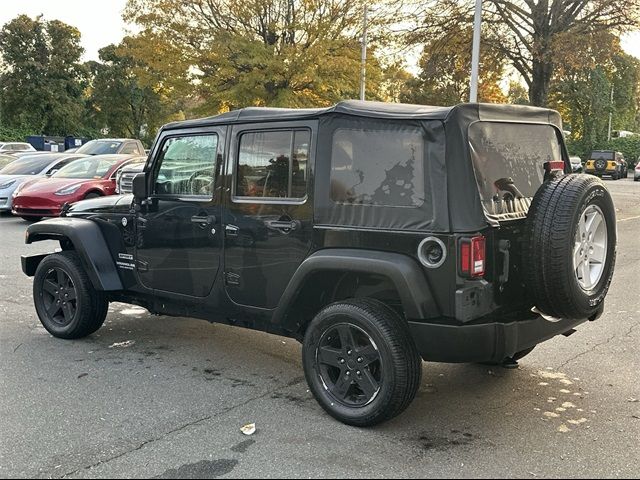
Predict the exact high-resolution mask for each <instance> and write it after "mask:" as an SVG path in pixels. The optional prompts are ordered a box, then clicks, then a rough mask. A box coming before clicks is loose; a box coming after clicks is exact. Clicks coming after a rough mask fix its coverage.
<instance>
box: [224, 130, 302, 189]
mask: <svg viewBox="0 0 640 480" xmlns="http://www.w3.org/2000/svg"><path fill="white" fill-rule="evenodd" d="M310 139H311V133H310V132H309V131H308V130H295V131H294V130H288V131H277V132H276V131H271V132H249V133H245V134H243V135H242V136H241V137H240V147H239V154H238V173H237V178H236V195H237V196H239V197H257V198H303V197H304V196H305V195H306V192H307V172H308V169H307V164H308V161H309V143H310Z"/></svg>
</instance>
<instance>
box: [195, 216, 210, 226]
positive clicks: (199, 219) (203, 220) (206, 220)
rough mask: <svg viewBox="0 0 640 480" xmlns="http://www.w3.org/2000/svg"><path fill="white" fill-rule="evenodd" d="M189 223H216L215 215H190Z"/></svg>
mask: <svg viewBox="0 0 640 480" xmlns="http://www.w3.org/2000/svg"><path fill="white" fill-rule="evenodd" d="M191 223H199V224H202V225H213V224H214V223H216V217H215V215H209V216H206V217H205V216H203V217H200V216H197V215H196V216H194V217H191Z"/></svg>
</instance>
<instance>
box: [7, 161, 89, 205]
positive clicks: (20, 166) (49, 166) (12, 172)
mask: <svg viewBox="0 0 640 480" xmlns="http://www.w3.org/2000/svg"><path fill="white" fill-rule="evenodd" d="M85 156H86V155H78V154H72V155H67V154H64V153H47V154H37V155H27V156H23V157H20V158H17V159H16V158H14V159H13V161H12V162H9V163H7V164H6V165H4V167H2V169H1V170H0V212H6V211H9V212H10V211H11V207H12V204H13V195H14V193H15V192H16V190H17V189H18V188H20V186H21V185H23V184H24V183H25V182H27V181H29V180H32V179H34V178H38V177H45V176H50V175H52V174H53V173H55V172H56V171H58V170H60V169H61V168H62V167H64V166H65V165H67V164H68V163H71V162H72V161H74V160H77V159H78V158H82V157H85ZM0 165H1V164H0Z"/></svg>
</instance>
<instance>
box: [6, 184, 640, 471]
mask: <svg viewBox="0 0 640 480" xmlns="http://www.w3.org/2000/svg"><path fill="white" fill-rule="evenodd" d="M606 182H607V185H608V186H609V187H610V189H611V191H612V194H613V197H614V201H615V204H616V209H617V215H618V235H619V238H618V241H619V245H618V260H617V267H616V273H615V276H614V280H613V284H612V287H611V290H610V293H609V296H608V297H607V305H606V313H605V315H604V316H603V317H602V318H601V319H600V320H598V321H597V322H594V323H591V324H587V325H583V326H581V327H580V328H579V330H578V332H577V333H576V334H574V335H572V336H571V337H569V338H564V337H559V338H555V339H553V340H551V341H549V342H547V343H545V344H543V345H541V346H539V347H538V348H537V349H536V350H535V351H534V352H533V353H532V354H531V355H529V356H528V357H526V358H525V359H524V360H522V361H521V363H520V368H519V369H517V370H504V369H501V368H493V367H486V366H479V365H449V364H434V363H424V364H423V369H424V372H423V381H422V386H421V388H420V392H419V394H418V397H417V398H416V400H415V401H414V403H413V404H412V405H411V407H410V408H409V409H408V410H407V411H406V412H405V413H404V414H403V415H401V416H400V417H398V418H396V419H394V420H393V421H391V422H389V423H386V424H384V425H382V426H380V427H377V428H373V429H368V430H360V429H356V428H352V427H347V426H344V425H342V424H340V423H338V422H336V421H334V420H333V419H331V418H330V417H328V416H327V415H326V414H325V413H324V412H323V411H322V410H321V408H320V407H319V406H318V405H317V404H316V402H315V401H314V400H313V398H312V397H311V394H310V393H309V392H308V391H307V386H306V383H305V381H304V378H303V374H302V367H301V361H300V345H299V344H297V342H295V341H293V340H289V339H283V338H279V337H275V336H271V335H268V334H263V333H256V332H251V331H248V330H242V329H234V328H232V327H227V326H221V325H210V324H208V323H206V322H203V321H199V320H189V319H172V318H165V317H154V316H151V315H149V314H148V313H147V312H146V311H145V310H143V309H140V308H137V307H130V306H127V305H123V304H112V305H111V307H110V313H109V316H108V318H107V322H106V323H105V325H104V327H103V328H102V329H101V330H100V331H99V332H98V333H97V334H94V335H93V336H91V337H89V338H87V339H84V340H80V341H73V342H70V341H62V340H57V339H54V338H53V337H51V336H50V335H49V334H48V333H47V332H46V331H45V330H44V329H43V328H42V327H41V326H40V323H39V321H38V320H37V318H36V315H35V311H34V308H33V306H32V301H31V280H30V279H29V278H27V277H25V276H23V275H22V273H21V270H20V262H19V256H20V255H21V254H24V253H38V252H41V251H48V250H50V249H52V248H53V247H55V244H52V243H51V244H48V245H47V244H44V243H41V244H35V245H31V246H26V245H24V244H23V234H24V230H25V227H26V225H27V224H26V223H25V222H23V221H22V220H21V219H17V218H13V217H8V216H2V217H0V361H1V365H0V477H3V478H4V477H44V478H49V477H53V478H85V477H109V478H121V477H127V478H131V477H156V476H157V477H160V478H164V477H167V478H169V477H178V478H217V477H224V476H230V477H231V476H233V477H252V478H254V477H268V478H281V477H340V478H370V477H414V478H425V477H426V478H429V477H483V478H484V477H486V478H495V477H528V478H536V477H551V476H553V477H564V478H574V477H575V478H584V477H630V478H637V477H638V476H639V475H640V462H639V460H640V442H639V441H638V439H640V402H638V400H639V399H640V374H639V373H638V372H639V371H640V248H639V237H640V183H634V182H633V180H632V179H631V178H629V179H625V180H619V181H616V182H614V181H606ZM124 342H128V343H124ZM123 343H124V344H123ZM118 344H121V345H120V346H118ZM250 422H255V423H256V425H257V431H256V433H255V434H254V435H253V436H250V437H247V436H244V435H242V433H241V432H240V427H241V426H242V425H244V424H246V423H250Z"/></svg>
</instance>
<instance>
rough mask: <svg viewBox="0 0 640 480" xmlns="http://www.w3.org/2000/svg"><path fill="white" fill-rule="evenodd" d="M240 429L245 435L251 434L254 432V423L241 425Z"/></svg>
mask: <svg viewBox="0 0 640 480" xmlns="http://www.w3.org/2000/svg"><path fill="white" fill-rule="evenodd" d="M240 431H241V432H242V433H243V434H245V435H253V434H254V433H256V424H255V423H248V424H247V425H245V426H243V427H242V428H241V429H240Z"/></svg>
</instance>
